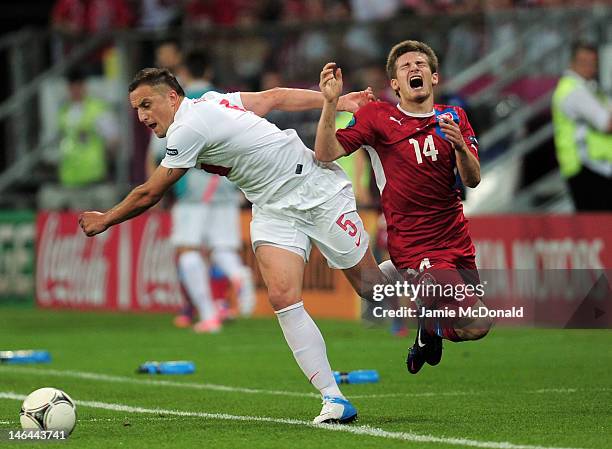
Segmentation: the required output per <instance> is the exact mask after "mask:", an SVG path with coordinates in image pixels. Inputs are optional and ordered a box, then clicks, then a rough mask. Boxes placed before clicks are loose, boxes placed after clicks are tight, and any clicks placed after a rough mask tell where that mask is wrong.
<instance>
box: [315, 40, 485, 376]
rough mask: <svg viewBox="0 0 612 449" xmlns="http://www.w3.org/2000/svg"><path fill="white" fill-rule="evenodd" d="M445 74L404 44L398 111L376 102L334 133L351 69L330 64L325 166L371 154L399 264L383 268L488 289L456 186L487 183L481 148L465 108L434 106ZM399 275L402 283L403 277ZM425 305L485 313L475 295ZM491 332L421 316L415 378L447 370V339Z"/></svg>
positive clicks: (413, 45)
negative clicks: (442, 366)
mask: <svg viewBox="0 0 612 449" xmlns="http://www.w3.org/2000/svg"><path fill="white" fill-rule="evenodd" d="M437 72H438V59H437V57H436V55H435V53H434V52H433V50H432V49H431V48H430V47H429V46H427V45H426V44H424V43H422V42H418V41H404V42H401V43H399V44H397V45H396V46H394V47H393V48H392V49H391V51H390V53H389V57H388V60H387V74H388V77H389V79H390V81H391V87H392V88H393V90H394V91H395V92H396V95H397V96H398V98H399V100H400V101H399V104H397V105H396V106H394V105H392V104H390V103H387V102H372V103H369V104H367V105H365V106H364V107H363V108H361V109H360V110H359V111H357V113H356V114H355V116H354V120H353V121H352V123H351V124H350V125H349V126H348V127H347V128H345V129H341V130H338V131H337V132H335V133H334V129H335V128H334V122H333V118H334V117H335V114H336V102H337V99H338V96H339V95H340V92H341V91H342V72H341V70H340V69H339V68H337V67H336V64H335V63H328V64H327V65H326V66H325V67H324V68H323V71H322V72H321V83H320V86H321V91H322V92H323V93H324V95H325V99H326V101H325V105H324V108H323V111H322V113H321V120H320V122H319V126H318V128H317V138H316V143H315V154H316V157H317V159H319V160H322V161H332V160H335V159H338V158H339V157H341V156H344V155H347V154H350V153H352V152H354V151H355V150H357V149H359V148H360V147H361V146H363V145H367V146H368V147H369V149H368V152H369V153H370V158H371V159H372V165H373V167H374V173H375V175H376V180H377V183H378V186H379V189H380V190H381V200H382V208H383V212H384V213H385V217H386V220H387V229H388V249H389V254H390V256H391V261H392V262H393V265H391V264H390V263H389V262H384V263H383V264H381V269H383V271H385V272H386V273H388V274H390V277H391V278H393V277H392V273H393V271H394V268H393V266H395V267H397V268H398V269H400V270H404V271H405V272H406V273H407V274H408V277H410V279H411V280H413V281H414V282H419V283H420V282H422V281H423V280H424V279H427V280H428V281H429V282H432V283H438V284H442V285H445V286H446V285H452V286H455V285H463V284H475V283H478V282H479V280H478V274H477V273H478V272H477V270H476V263H475V250H474V245H473V244H472V240H471V238H470V235H469V233H468V228H467V221H466V219H465V217H464V216H463V208H462V205H461V200H460V196H459V192H458V191H457V189H456V187H455V169H457V170H458V172H459V174H460V176H461V179H462V181H463V183H464V184H465V185H466V186H468V187H476V185H478V183H479V182H480V164H479V162H478V148H477V145H478V142H477V140H476V137H475V136H474V131H473V130H472V127H471V126H470V124H469V122H468V119H467V116H466V115H465V112H464V111H463V110H462V109H461V108H459V107H457V106H446V105H438V104H435V105H434V97H433V87H434V86H435V85H436V84H437V83H438V73H437ZM395 278H396V279H398V280H401V276H397V275H395ZM418 300H419V301H421V302H420V303H418V305H419V310H423V309H432V308H440V309H443V308H448V309H455V310H456V309H458V308H459V307H460V306H463V307H480V306H483V304H482V302H481V301H480V298H479V297H478V296H476V295H469V296H466V298H465V299H463V300H462V301H461V302H459V301H457V300H455V298H454V297H450V298H449V297H429V298H418ZM490 326H491V321H490V320H488V319H483V318H476V319H468V318H465V319H461V320H458V319H450V318H445V319H441V318H440V319H428V320H423V319H419V328H418V331H417V336H416V340H415V343H414V345H413V346H412V348H410V350H409V353H408V359H407V367H408V371H410V372H411V373H412V374H416V373H417V372H418V371H419V370H420V369H421V367H422V366H423V364H424V363H425V362H426V361H427V362H428V363H429V364H430V365H436V364H438V363H439V361H440V358H441V357H442V338H446V339H448V340H451V341H463V340H474V339H478V338H482V337H483V336H484V335H486V334H487V332H488V330H489V327H490Z"/></svg>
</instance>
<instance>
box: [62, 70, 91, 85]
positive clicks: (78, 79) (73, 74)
mask: <svg viewBox="0 0 612 449" xmlns="http://www.w3.org/2000/svg"><path fill="white" fill-rule="evenodd" d="M86 79H87V72H86V71H85V70H84V69H82V68H80V67H75V68H73V69H70V70H69V71H68V72H67V73H66V80H67V81H68V82H69V83H82V82H84V81H85V80H86Z"/></svg>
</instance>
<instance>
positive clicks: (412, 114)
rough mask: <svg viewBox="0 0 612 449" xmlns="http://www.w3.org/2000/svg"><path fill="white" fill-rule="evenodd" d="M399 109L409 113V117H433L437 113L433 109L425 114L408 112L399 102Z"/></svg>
mask: <svg viewBox="0 0 612 449" xmlns="http://www.w3.org/2000/svg"><path fill="white" fill-rule="evenodd" d="M397 109H399V110H400V112H402V114H405V115H407V116H408V117H416V118H424V117H432V116H433V115H434V114H435V111H434V110H433V109H432V110H431V112H425V113H424V114H417V113H415V112H408V111H405V110H404V109H402V107H401V106H400V104H399V103H398V104H397Z"/></svg>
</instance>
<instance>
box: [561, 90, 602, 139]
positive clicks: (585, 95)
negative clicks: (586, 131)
mask: <svg viewBox="0 0 612 449" xmlns="http://www.w3.org/2000/svg"><path fill="white" fill-rule="evenodd" d="M561 108H562V109H563V112H565V113H566V114H567V115H569V116H570V117H571V118H573V119H575V120H585V121H587V122H588V123H589V124H590V125H591V126H593V127H594V128H597V129H598V130H599V131H601V132H606V130H607V129H608V123H609V122H610V118H611V116H612V112H610V111H609V110H608V109H606V107H605V106H604V105H602V104H601V103H600V102H599V101H598V100H597V98H596V97H595V96H594V95H593V94H592V93H591V92H589V90H588V89H587V88H586V87H582V86H581V87H579V88H577V89H574V90H573V91H572V92H571V93H570V94H569V95H568V96H567V97H565V99H564V100H563V102H562V103H561Z"/></svg>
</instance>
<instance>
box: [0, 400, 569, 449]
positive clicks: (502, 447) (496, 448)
mask: <svg viewBox="0 0 612 449" xmlns="http://www.w3.org/2000/svg"><path fill="white" fill-rule="evenodd" d="M25 397H26V396H25V395H23V394H17V393H13V392H9V391H5V392H0V399H14V400H18V401H22V400H24V399H25ZM75 402H76V404H77V405H78V406H81V407H91V408H99V409H104V410H112V411H117V412H125V413H143V414H156V415H160V414H162V415H171V416H183V417H193V418H204V419H219V420H226V421H250V422H268V423H273V424H289V425H294V426H303V427H310V428H313V429H321V430H327V431H336V432H345V433H352V434H356V435H364V436H371V437H378V438H387V439H391V440H403V441H411V442H418V443H441V444H449V445H454V446H468V447H478V448H485V449H578V448H559V447H552V446H532V445H527V444H513V443H509V442H505V441H502V442H497V441H479V440H469V439H466V438H448V437H436V436H433V435H420V434H416V433H411V432H390V431H387V430H383V429H378V428H375V427H369V426H349V425H341V424H313V423H312V422H310V421H303V420H299V419H285V418H271V417H267V416H245V415H230V414H227V413H205V412H185V411H180V410H168V409H161V408H144V407H132V406H129V405H123V404H113V403H107V402H98V401H75Z"/></svg>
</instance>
